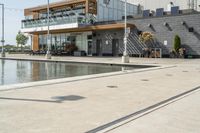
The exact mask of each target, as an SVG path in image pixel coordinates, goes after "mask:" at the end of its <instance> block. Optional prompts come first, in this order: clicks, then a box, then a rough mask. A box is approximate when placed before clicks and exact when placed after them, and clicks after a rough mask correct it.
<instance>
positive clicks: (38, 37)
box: [21, 0, 138, 55]
mask: <svg viewBox="0 0 200 133" xmlns="http://www.w3.org/2000/svg"><path fill="white" fill-rule="evenodd" d="M124 5H125V4H124V2H123V1H121V0H110V3H109V5H106V4H105V1H103V0H63V1H61V2H56V3H51V4H50V34H51V48H50V50H51V51H54V52H57V51H66V48H67V46H68V45H70V44H74V45H76V46H77V47H78V51H84V52H85V54H86V55H118V54H119V52H117V51H119V48H120V47H119V43H120V44H121V45H122V47H123V34H124V30H123V28H124V23H117V22H115V21H117V20H122V18H123V16H124ZM24 14H25V20H22V29H21V32H23V33H28V34H29V35H31V36H32V50H33V51H38V50H47V29H48V26H47V5H40V6H38V7H33V8H27V9H25V10H24ZM127 14H128V15H129V16H133V15H136V14H138V6H136V5H134V4H131V3H127ZM127 26H128V27H129V28H130V29H131V30H132V29H134V27H135V26H134V25H133V24H128V25H127ZM111 30H112V31H116V33H115V35H116V34H121V37H120V38H114V37H112V36H109V35H108V36H106V38H108V39H107V40H102V39H99V37H100V36H101V34H102V35H107V32H110V31H111ZM109 39H110V40H109ZM111 43H112V44H113V43H114V46H112V48H111V49H108V48H106V47H107V46H108V45H109V44H111ZM121 52H122V50H121Z"/></svg>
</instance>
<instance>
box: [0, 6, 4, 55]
mask: <svg viewBox="0 0 200 133" xmlns="http://www.w3.org/2000/svg"><path fill="white" fill-rule="evenodd" d="M0 5H1V6H2V38H1V43H2V47H1V57H5V52H4V43H5V40H4V4H0Z"/></svg>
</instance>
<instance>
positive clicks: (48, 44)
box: [46, 0, 51, 59]
mask: <svg viewBox="0 0 200 133" xmlns="http://www.w3.org/2000/svg"><path fill="white" fill-rule="evenodd" d="M47 27H48V28H47V47H48V48H47V53H46V59H51V52H50V43H51V41H50V32H49V0H47Z"/></svg>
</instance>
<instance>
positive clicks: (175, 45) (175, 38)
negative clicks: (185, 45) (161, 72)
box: [174, 35, 181, 52]
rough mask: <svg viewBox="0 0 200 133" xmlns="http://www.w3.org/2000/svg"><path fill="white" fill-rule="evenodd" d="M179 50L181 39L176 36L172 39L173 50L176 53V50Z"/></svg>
mask: <svg viewBox="0 0 200 133" xmlns="http://www.w3.org/2000/svg"><path fill="white" fill-rule="evenodd" d="M180 48H181V38H180V37H179V36H178V35H176V36H175V37H174V50H175V51H176V52H178V50H179V49H180Z"/></svg>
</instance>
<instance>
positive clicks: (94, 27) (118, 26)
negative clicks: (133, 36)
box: [31, 23, 136, 34]
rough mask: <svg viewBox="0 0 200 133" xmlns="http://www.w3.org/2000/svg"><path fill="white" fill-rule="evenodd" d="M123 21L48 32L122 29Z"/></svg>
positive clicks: (42, 32) (40, 32) (43, 32)
mask: <svg viewBox="0 0 200 133" xmlns="http://www.w3.org/2000/svg"><path fill="white" fill-rule="evenodd" d="M127 27H130V28H135V27H136V26H135V25H134V24H130V23H127ZM123 28H124V23H116V24H104V25H92V26H83V27H78V28H68V29H59V30H51V31H50V33H51V34H52V33H70V32H87V31H99V30H113V29H123ZM45 33H47V31H39V32H31V34H45Z"/></svg>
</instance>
